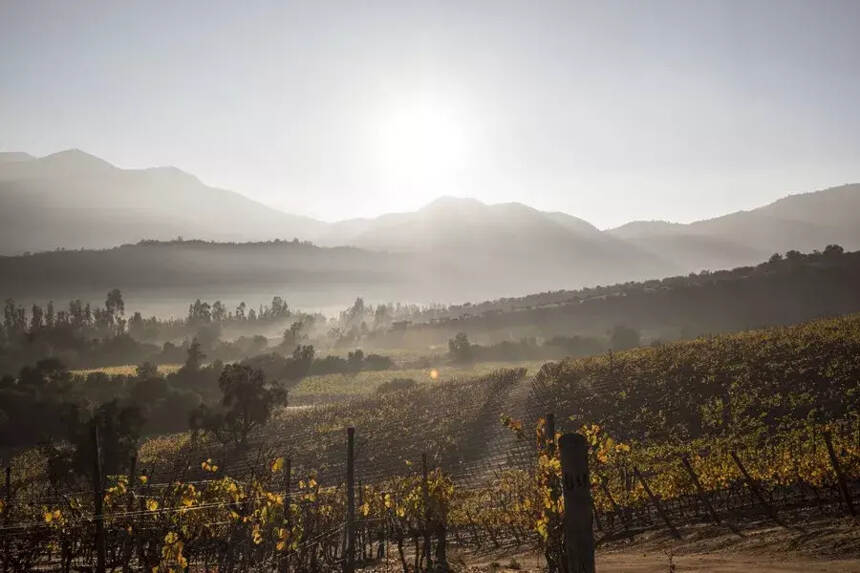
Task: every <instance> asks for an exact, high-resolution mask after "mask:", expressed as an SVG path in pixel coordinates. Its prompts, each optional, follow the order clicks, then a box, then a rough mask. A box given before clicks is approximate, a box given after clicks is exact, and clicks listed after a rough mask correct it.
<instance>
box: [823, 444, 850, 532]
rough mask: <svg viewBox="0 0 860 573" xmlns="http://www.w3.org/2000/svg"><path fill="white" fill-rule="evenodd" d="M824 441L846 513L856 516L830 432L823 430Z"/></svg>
mask: <svg viewBox="0 0 860 573" xmlns="http://www.w3.org/2000/svg"><path fill="white" fill-rule="evenodd" d="M824 443H825V444H826V445H827V455H829V456H830V463H831V465H833V471H834V472H835V473H836V481H837V482H838V483H839V491H840V492H841V493H842V500H843V501H844V502H845V506H846V507H847V508H848V513H849V514H850V515H851V517H857V514H856V513H855V512H854V504H853V503H852V502H851V493H850V492H849V491H848V482H847V481H845V474H843V473H842V466H840V465H839V458H838V457H836V450H834V449H833V439H832V438H831V436H830V432H824Z"/></svg>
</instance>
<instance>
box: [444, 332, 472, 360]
mask: <svg viewBox="0 0 860 573" xmlns="http://www.w3.org/2000/svg"><path fill="white" fill-rule="evenodd" d="M448 353H449V354H450V355H451V360H453V361H454V362H469V361H470V360H472V345H471V343H469V337H468V336H466V333H465V332H458V333H457V336H455V337H454V338H452V339H450V340H449V341H448Z"/></svg>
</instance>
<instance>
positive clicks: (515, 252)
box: [0, 150, 860, 302]
mask: <svg viewBox="0 0 860 573" xmlns="http://www.w3.org/2000/svg"><path fill="white" fill-rule="evenodd" d="M177 237H185V238H187V239H199V240H203V241H206V242H215V243H218V245H209V246H208V247H207V248H205V249H203V248H197V247H195V249H194V250H193V253H194V256H193V257H191V256H189V255H187V251H188V244H189V242H188V241H186V242H185V243H186V244H185V245H184V246H183V245H182V243H179V245H178V246H177V245H176V244H173V245H171V246H169V248H168V246H165V245H161V246H158V247H157V248H156V246H153V245H152V244H150V245H148V246H142V245H136V244H137V243H139V242H140V241H141V240H147V241H160V242H162V243H163V242H165V241H172V240H173V239H175V238H177ZM294 237H297V238H299V239H301V240H303V241H311V242H313V243H314V244H315V245H318V246H320V247H340V246H349V247H353V249H351V250H350V249H348V250H337V249H332V248H316V249H311V250H307V249H306V250H300V249H294V248H293V249H291V248H285V247H284V243H283V242H282V243H281V245H280V247H278V248H275V247H272V246H271V242H272V241H273V240H274V239H278V238H280V239H288V240H289V239H292V238H294ZM231 242H233V243H248V244H247V245H245V246H244V247H242V248H232V249H231V248H229V247H228V245H226V243H231ZM831 243H838V244H841V245H843V246H844V247H845V248H846V249H849V250H852V249H858V248H860V184H853V185H845V186H842V187H836V188H832V189H826V190H822V191H817V192H813V193H806V194H802V195H793V196H789V197H786V198H784V199H780V200H779V201H776V202H774V203H771V204H770V205H766V206H763V207H760V208H757V209H752V210H750V211H741V212H737V213H732V214H729V215H724V216H721V217H717V218H713V219H708V220H703V221H698V222H694V223H690V224H678V223H667V222H663V221H634V222H632V223H628V224H626V225H624V226H621V227H619V228H616V229H611V230H608V231H601V230H599V229H598V228H596V227H595V226H594V225H592V224H590V223H588V222H587V221H584V220H582V219H579V218H577V217H574V216H572V215H569V214H567V213H561V212H545V211H540V210H537V209H534V208H532V207H529V206H527V205H523V204H521V203H501V204H485V203H482V202H480V201H477V200H475V199H467V198H455V197H441V198H440V199H437V200H436V201H433V202H432V203H430V204H428V205H426V206H424V207H423V208H421V209H418V210H416V211H413V212H407V213H389V214H385V215H382V216H380V217H376V218H369V219H352V220H347V221H341V222H336V223H324V222H321V221H317V220H314V219H311V218H308V217H302V216H296V215H291V214H287V213H283V212H281V211H278V210H275V209H272V208H269V207H267V206H265V205H263V204H261V203H257V202H255V201H252V200H250V199H248V198H246V197H244V196H243V195H241V194H239V193H235V192H232V191H227V190H224V189H217V188H214V187H209V186H207V185H205V184H203V183H202V182H200V181H199V180H198V179H197V178H196V177H194V176H193V175H190V174H188V173H186V172H183V171H181V170H179V169H177V168H175V167H159V168H152V169H121V168H118V167H116V166H114V165H111V164H110V163H108V162H106V161H104V160H102V159H99V158H98V157H95V156H93V155H89V154H87V153H84V152H82V151H79V150H68V151H64V152H60V153H55V154H53V155H49V156H46V157H41V158H37V157H33V156H32V155H28V154H26V153H20V152H15V153H0V255H7V256H9V258H6V259H5V260H3V261H0V262H2V265H0V266H2V267H3V269H4V270H6V271H9V270H11V269H19V270H21V269H27V271H26V272H27V273H35V274H28V275H27V279H26V281H25V280H24V278H23V277H19V278H16V277H7V278H6V279H5V280H3V281H0V282H2V284H0V287H2V288H3V289H5V291H4V292H0V295H4V296H5V295H9V294H15V295H16V296H20V293H22V292H26V290H23V289H22V287H23V285H24V282H26V283H27V284H28V285H29V286H28V287H27V288H28V289H33V288H34V286H39V287H40V288H35V289H34V290H32V292H36V291H39V292H42V291H46V290H48V291H51V296H54V294H53V292H54V290H56V289H53V288H52V287H53V286H56V285H59V284H64V283H65V284H69V285H70V284H72V283H73V282H75V281H71V282H70V281H69V280H66V279H65V278H63V277H62V276H61V274H58V273H61V270H59V269H63V268H65V269H66V272H67V273H77V274H75V275H74V276H78V275H80V272H79V271H77V270H75V269H74V268H73V267H74V265H75V264H81V262H82V261H87V264H92V265H97V266H98V272H95V271H93V272H92V273H90V275H89V276H90V277H91V278H89V279H87V280H88V281H89V282H88V283H87V286H88V287H91V288H92V289H95V290H100V289H102V288H104V287H112V286H117V285H116V284H109V281H108V278H109V277H116V276H117V274H116V273H117V272H118V271H116V272H114V270H111V268H112V267H116V269H120V268H122V269H125V271H126V272H128V273H132V274H133V275H134V277H133V278H129V279H128V280H132V281H133V284H137V285H149V284H150V283H151V282H152V281H153V280H155V277H158V280H159V281H162V284H163V286H164V287H165V288H167V287H169V286H170V285H173V286H179V285H183V286H185V287H187V288H189V289H193V288H195V285H201V286H206V287H207V288H208V287H209V286H212V285H213V283H212V282H211V281H216V283H215V284H218V283H217V281H221V282H222V283H223V284H229V285H232V286H234V287H235V288H237V289H241V288H243V286H242V285H245V286H247V285H261V284H267V285H279V284H285V285H286V284H291V285H302V287H301V288H306V289H309V288H313V289H315V290H317V291H318V294H319V297H320V298H325V295H326V292H327V289H329V288H331V287H332V286H336V287H337V288H339V289H341V292H343V293H345V292H350V293H354V295H353V296H356V295H361V294H365V295H367V296H371V295H372V294H374V293H375V295H378V296H385V297H386V299H387V300H393V299H400V300H414V301H426V302H429V301H442V302H462V301H466V300H470V299H486V298H495V297H503V296H515V295H521V294H523V293H527V292H541V291H547V290H557V289H560V288H567V289H570V288H578V287H583V286H594V285H598V284H611V283H618V282H626V281H633V280H645V279H651V278H658V277H663V276H671V275H677V274H686V273H689V272H697V271H701V270H703V269H712V270H713V269H721V268H732V267H736V266H740V265H748V264H753V263H757V262H760V261H761V260H765V259H767V258H768V257H769V256H770V255H771V254H772V253H774V252H785V251H788V250H791V249H796V250H801V251H807V252H808V251H812V250H814V249H823V248H824V247H825V246H826V245H827V244H831ZM129 244H130V245H132V246H129V247H127V250H125V251H116V250H114V249H112V248H113V247H116V246H118V245H129ZM219 245H220V246H219ZM55 249H65V250H71V249H87V252H89V250H92V252H91V253H90V254H88V255H81V257H78V258H75V257H72V256H71V255H70V254H65V255H62V254H61V255H58V258H57V259H54V258H47V257H37V258H36V259H33V260H28V261H26V262H25V261H24V258H22V257H20V255H21V254H23V253H27V252H39V251H52V250H55ZM117 252H119V253H122V254H124V255H127V256H129V257H130V260H131V261H138V262H140V263H141V265H135V264H131V266H130V267H129V265H126V264H124V263H122V262H121V261H120V260H119V258H118V256H117V255H116V253H117ZM153 253H155V254H153ZM299 253H301V256H299ZM162 256H163V257H165V261H163V262H158V263H157V262H155V260H154V259H151V257H154V258H158V257H162ZM73 260H74V261H76V262H75V263H74V264H73V263H72V262H71V261H73ZM144 261H147V262H146V264H143V262H144ZM43 265H47V266H45V267H44V271H45V272H44V274H43V276H44V278H43V279H41V280H43V281H44V284H42V285H39V284H38V281H39V280H40V279H39V278H38V277H39V276H42V275H40V274H39V273H40V272H41V271H40V269H41V268H42V266H43ZM102 265H107V267H105V266H102ZM109 267H110V268H109ZM321 269H325V270H324V272H323V271H321ZM49 271H50V272H49ZM21 272H23V270H21ZM144 272H149V273H150V274H149V275H148V276H141V275H142V273H144ZM135 273H136V274H135ZM50 277H54V278H50ZM75 280H76V281H78V282H80V281H79V280H78V279H75ZM81 280H83V279H81ZM111 280H115V279H111ZM34 281H35V282H34ZM48 281H53V283H52V284H49V282H48ZM207 281H209V282H207ZM405 285H410V286H408V287H407V286H405ZM80 286H84V285H82V284H81V285H80ZM150 286H151V287H152V288H156V287H157V286H158V285H156V284H154V283H153V284H151V285H150ZM42 287H44V288H42ZM61 294H63V293H57V295H61ZM343 296H346V295H343ZM341 298H343V297H341ZM347 298H348V297H347Z"/></svg>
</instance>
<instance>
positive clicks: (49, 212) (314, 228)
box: [0, 150, 322, 254]
mask: <svg viewBox="0 0 860 573" xmlns="http://www.w3.org/2000/svg"><path fill="white" fill-rule="evenodd" d="M321 225H322V224H321V223H319V222H318V221H315V220H313V219H310V218H307V217H300V216H296V215H289V214H286V213H282V212H280V211H277V210H275V209H272V208H270V207H266V206H265V205H262V204H260V203H257V202H255V201H252V200H250V199H248V198H246V197H244V196H242V195H240V194H238V193H235V192H232V191H227V190H224V189H216V188H213V187H208V186H206V185H204V184H203V183H201V182H200V181H199V180H198V179H197V178H196V177H194V176H193V175H190V174H188V173H185V172H183V171H180V170H179V169H176V168H175V167H157V168H152V169H120V168H118V167H115V166H113V165H111V164H110V163H108V162H106V161H103V160H101V159H99V158H97V157H94V156H92V155H89V154H87V153H84V152H82V151H79V150H68V151H63V152H60V153H55V154H53V155H48V156H46V157H41V158H34V157H32V156H29V155H26V154H20V153H6V154H0V253H2V254H16V253H21V252H25V251H42V250H52V249H55V248H66V249H77V248H105V247H111V246H116V245H119V244H122V243H129V242H137V241H139V240H141V239H162V240H167V239H172V238H175V237H177V236H183V237H189V238H205V239H209V240H219V241H253V240H269V239H274V238H276V237H280V238H293V237H294V236H299V237H305V236H312V235H314V234H316V233H318V232H319V230H318V229H319V228H320V227H321ZM290 233H291V234H290Z"/></svg>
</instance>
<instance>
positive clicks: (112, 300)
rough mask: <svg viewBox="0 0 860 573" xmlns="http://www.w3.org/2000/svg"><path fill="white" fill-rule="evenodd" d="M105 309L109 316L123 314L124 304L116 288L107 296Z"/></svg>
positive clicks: (120, 293)
mask: <svg viewBox="0 0 860 573" xmlns="http://www.w3.org/2000/svg"><path fill="white" fill-rule="evenodd" d="M105 309H106V310H107V311H108V312H109V313H110V314H111V316H117V315H123V314H125V302H124V301H123V300H122V292H120V290H119V289H118V288H115V289H113V290H112V291H110V292H109V293H108V294H107V299H106V300H105Z"/></svg>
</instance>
